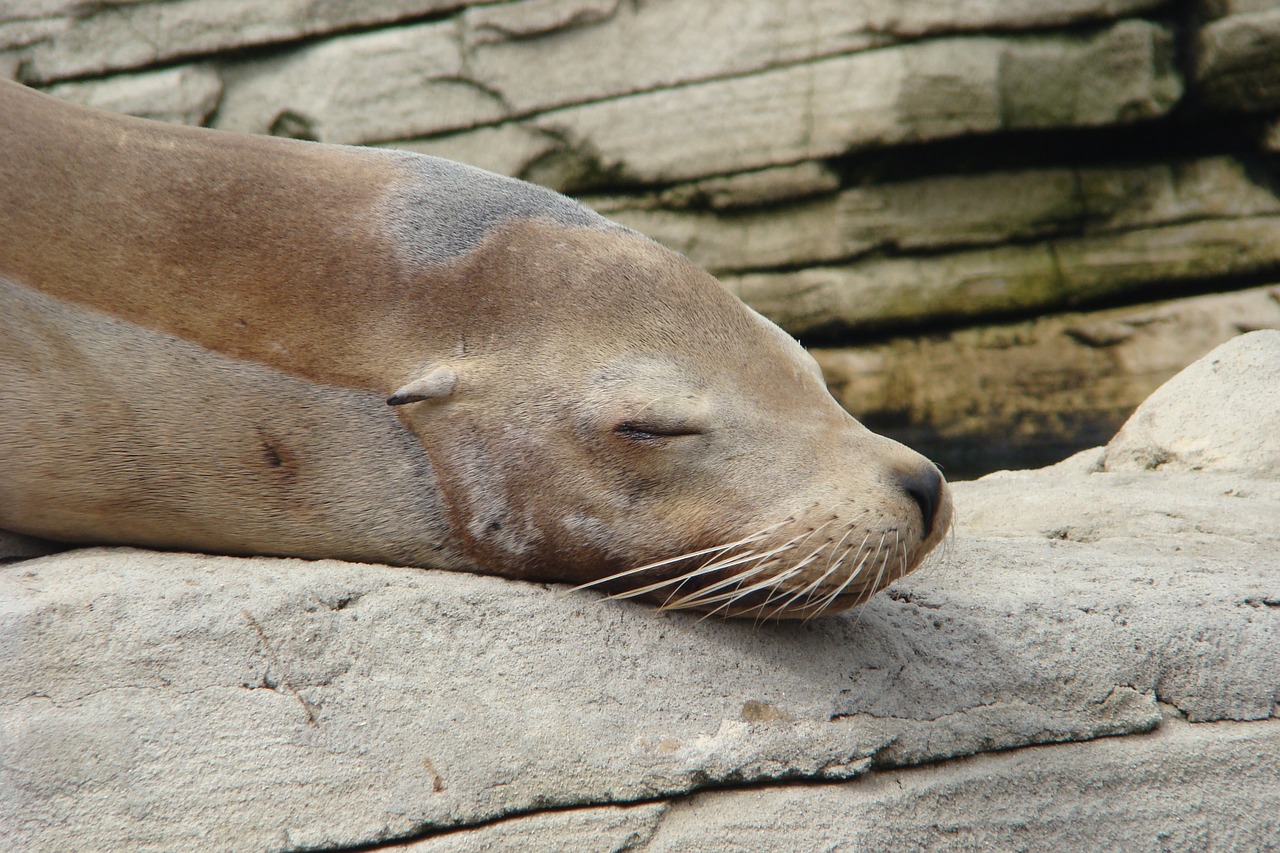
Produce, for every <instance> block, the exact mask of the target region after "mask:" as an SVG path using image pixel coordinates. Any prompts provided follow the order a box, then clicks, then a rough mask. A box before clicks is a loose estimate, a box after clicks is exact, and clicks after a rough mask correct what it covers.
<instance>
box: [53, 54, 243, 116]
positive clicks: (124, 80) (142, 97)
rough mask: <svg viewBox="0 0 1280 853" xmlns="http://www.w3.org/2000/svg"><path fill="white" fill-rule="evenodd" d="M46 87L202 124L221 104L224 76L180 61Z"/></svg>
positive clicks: (81, 100) (106, 105) (103, 105)
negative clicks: (92, 80)
mask: <svg viewBox="0 0 1280 853" xmlns="http://www.w3.org/2000/svg"><path fill="white" fill-rule="evenodd" d="M47 91H48V92H49V94H51V95H57V96H58V97H59V98H66V99H67V100H68V101H75V102H76V103H78V104H85V105H86V106H90V107H97V108H98V109H102V110H110V111H111V112H116V113H126V114H128V115H133V116H138V117H139V118H149V119H156V120H158V121H167V122H172V123H174V124H190V125H197V126H199V125H203V124H204V123H205V122H206V120H207V119H208V118H209V116H210V115H211V114H212V113H213V111H214V110H215V109H217V107H218V100H219V98H221V96H222V78H221V77H219V76H218V73H217V72H216V71H215V70H214V69H213V68H212V66H209V65H180V66H177V67H174V68H166V69H164V70H162V71H143V72H140V73H138V74H122V75H119V76H116V77H109V78H107V79H106V80H101V81H94V82H88V83H86V82H78V83H59V84H57V85H56V86H50V87H49V89H48V90H47Z"/></svg>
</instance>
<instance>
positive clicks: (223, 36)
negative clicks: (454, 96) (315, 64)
mask: <svg viewBox="0 0 1280 853" xmlns="http://www.w3.org/2000/svg"><path fill="white" fill-rule="evenodd" d="M476 2H482V0H387V2H379V3H365V2H361V0H275V2H271V3H261V2H258V0H219V1H218V2H208V0H107V2H98V3H92V4H88V5H86V4H84V3H80V2H74V3H64V2H55V3H50V4H44V5H43V7H41V8H40V9H35V8H31V9H27V8H22V9H14V10H12V11H10V10H4V9H0V23H2V22H4V21H5V20H15V19H16V20H24V19H32V20H33V22H34V21H39V19H40V18H41V17H43V16H46V15H47V16H62V17H56V18H55V19H54V25H55V26H54V27H49V28H48V29H46V31H45V34H44V36H43V37H42V38H40V39H38V40H35V41H30V42H29V43H28V44H27V45H26V46H25V47H23V48H21V49H20V51H19V53H18V55H19V57H20V59H21V61H22V62H23V70H24V75H23V76H24V79H25V80H26V81H27V82H30V83H48V82H53V81H55V80H60V79H63V78H66V77H79V76H83V75H90V74H102V73H107V72H111V71H119V70H129V69H135V68H142V67H144V66H147V65H151V64H155V63H160V62H166V61H169V60H173V59H178V58H181V57H187V56H200V55H205V54H212V53H217V52H219V51H228V50H235V49H238V48H244V47H251V46H255V45H263V44H269V43H271V42H280V41H293V40H296V39H300V38H304V37H307V36H314V35H318V34H322V33H330V32H334V31H337V30H341V29H344V28H348V27H353V26H368V25H371V24H380V23H391V22H394V21H398V20H402V19H405V18H411V17H414V16H420V15H427V14H432V13H437V12H444V11H448V10H451V9H458V8H461V7H463V6H466V5H469V4H470V3H476ZM39 22H40V24H41V25H42V26H46V25H47V23H48V22H47V21H39Z"/></svg>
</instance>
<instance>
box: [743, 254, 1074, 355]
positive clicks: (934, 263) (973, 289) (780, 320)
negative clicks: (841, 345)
mask: <svg viewBox="0 0 1280 853" xmlns="http://www.w3.org/2000/svg"><path fill="white" fill-rule="evenodd" d="M722 280H723V281H724V284H725V286H726V287H728V288H729V290H731V291H732V292H733V293H735V294H737V295H738V296H739V297H740V298H741V299H743V300H744V301H745V302H747V303H748V304H750V305H751V306H752V307H754V308H755V309H756V310H757V311H759V312H761V313H762V314H764V315H765V316H766V317H769V318H770V319H771V320H773V321H774V322H775V323H777V324H778V325H780V326H782V327H783V328H784V329H786V330H787V331H789V332H791V333H792V334H793V335H797V336H800V337H803V336H805V335H811V334H834V333H837V332H839V333H848V332H856V331H864V330H882V329H892V328H901V327H903V326H907V325H915V324H920V323H929V322H931V321H933V322H937V321H940V320H946V321H948V322H958V321H963V320H965V319H973V318H978V317H990V316H998V315H1000V314H1003V313H1011V312H1014V311H1032V310H1043V309H1046V308H1056V307H1061V306H1063V305H1065V304H1067V302H1068V301H1069V299H1070V295H1069V291H1067V290H1066V289H1065V287H1064V285H1063V281H1062V276H1061V273H1060V271H1059V269H1058V266H1057V263H1056V260H1055V257H1054V253H1053V251H1052V248H1051V247H1050V246H1048V245H1043V244H1042V245H1037V246H1007V247H1004V246H1001V247H996V248H992V249H985V250H982V251H971V252H955V253H951V254H944V255H939V256H937V257H903V258H871V259H869V260H865V261H861V262H858V263H854V264H849V265H847V266H832V267H809V268H807V269H801V270H797V271H796V272H783V273H751V274H747V275H736V276H727V277H724V278H723V279H722Z"/></svg>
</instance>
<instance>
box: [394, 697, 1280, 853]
mask: <svg viewBox="0 0 1280 853" xmlns="http://www.w3.org/2000/svg"><path fill="white" fill-rule="evenodd" d="M1278 751H1280V722H1277V721H1274V720H1272V721H1269V722H1266V723H1250V724H1240V723H1213V724H1200V725H1188V724H1187V723H1185V722H1183V721H1181V720H1179V719H1178V718H1177V717H1170V718H1169V719H1167V720H1166V721H1165V722H1164V724H1162V725H1161V727H1160V728H1159V729H1157V730H1156V731H1155V732H1152V733H1151V734H1148V735H1142V736H1139V737H1128V738H1112V739H1106V740H1099V741H1093V742H1090V743H1086V744H1061V745H1057V746H1040V747H1031V748H1028V749H1025V750H1018V751H1016V752H1003V753H992V754H984V755H979V756H974V757H972V758H968V759H963V760H960V761H951V762H947V763H945V764H939V765H933V766H929V767H920V768H911V769H905V770H882V771H877V772H874V773H871V774H868V775H867V776H865V777H862V778H860V779H857V780H855V781H852V782H847V783H843V784H838V785H837V784H825V785H821V784H810V785H803V786H792V787H785V788H782V787H762V788H759V789H754V790H738V791H734V790H725V791H707V792H702V793H697V794H693V795H691V796H688V797H684V798H680V799H677V800H671V801H664V802H661V803H648V804H644V805H640V806H632V807H617V806H610V807H604V808H586V809H575V810H572V811H567V812H555V813H548V814H540V815H533V816H530V817H521V818H514V819H511V820H507V821H502V822H500V823H497V824H494V825H491V826H486V827H482V828H478V829H474V830H463V831H460V832H457V833H450V834H447V835H444V836H440V837H437V838H431V839H428V840H425V841H420V842H416V843H412V844H407V845H404V846H402V847H401V846H396V847H392V848H389V849H392V850H401V851H406V853H436V852H437V851H439V853H445V851H452V850H458V849H469V850H486V851H490V853H505V851H513V853H514V851H519V853H543V851H545V853H558V851H560V850H564V849H572V850H575V851H590V853H595V851H599V853H614V851H618V850H629V851H637V853H660V852H661V853H674V852H675V851H694V850H722V849H732V850H751V851H758V853H775V851H776V853H796V851H800V853H808V851H812V853H822V851H830V850H832V849H845V848H848V849H863V848H865V849H874V850H939V849H946V850H975V849H981V850H1023V851H1060V850H1099V849H1104V850H1145V849H1158V848H1163V849H1175V850H1210V849H1238V850H1250V849H1252V850H1266V849H1269V848H1270V847H1271V846H1272V843H1273V842H1274V840H1275V839H1276V838H1278V837H1280V817H1277V815H1280V786H1277V785H1275V784H1274V780H1275V779H1276V778H1280V759H1278V758H1277V752H1278ZM1242 789H1246V790H1249V791H1250V793H1251V795H1250V796H1249V797H1248V798H1243V797H1241V796H1240V792H1241V790H1242ZM726 845H731V846H729V847H726Z"/></svg>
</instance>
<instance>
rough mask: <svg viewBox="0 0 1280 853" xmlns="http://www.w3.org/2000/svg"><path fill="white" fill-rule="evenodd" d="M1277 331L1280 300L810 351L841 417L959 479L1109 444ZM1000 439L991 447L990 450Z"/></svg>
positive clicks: (1162, 306) (1258, 292) (1244, 300)
mask: <svg viewBox="0 0 1280 853" xmlns="http://www.w3.org/2000/svg"><path fill="white" fill-rule="evenodd" d="M1268 326H1269V327H1271V328H1277V329H1280V288H1277V287H1275V286H1270V287H1260V288H1253V289H1251V290H1246V291H1240V292H1237V293H1223V294H1214V295H1210V296H1197V297H1193V298H1189V299H1176V300H1170V301H1166V302H1159V303H1155V304H1150V305H1137V306H1129V307H1125V308H1112V309H1106V310H1103V311H1092V312H1086V313H1074V314H1061V315H1056V316H1051V317H1042V318H1039V319H1036V320H1028V321H1020V322H1016V323H1007V324H1002V325H996V326H980V327H975V328H969V329H961V330H957V331H952V332H945V333H938V334H932V335H918V334H913V335H908V336H903V337H897V338H892V339H890V340H887V341H882V342H878V343H873V344H867V345H864V346H860V347H844V348H829V349H816V350H814V355H815V356H816V358H817V359H818V363H819V364H820V365H821V366H822V370H823V373H824V374H825V375H826V377H827V383H828V385H829V386H830V388H831V391H832V393H833V394H834V395H835V397H836V399H837V400H839V401H840V403H841V405H843V406H844V407H845V408H847V409H848V410H849V411H851V412H852V413H853V414H854V415H856V416H857V417H858V418H859V419H860V420H861V421H863V422H864V423H865V424H867V425H868V426H869V427H871V428H872V429H875V430H876V431H878V432H884V433H887V434H889V435H892V436H893V437H894V438H897V439H898V440H900V441H904V442H906V443H907V444H909V445H911V446H912V447H915V448H916V449H917V450H920V451H921V452H923V453H925V454H926V455H928V456H929V457H930V458H932V459H934V460H935V461H937V462H940V463H942V464H943V466H944V470H946V471H948V472H950V473H953V474H956V473H959V474H961V475H964V474H965V473H968V472H975V471H977V472H984V471H990V470H991V469H992V468H993V467H1003V466H1009V465H1042V464H1045V463H1047V462H1051V461H1054V460H1057V459H1061V458H1062V457H1063V456H1065V455H1067V454H1068V453H1070V452H1072V451H1073V450H1075V449H1077V448H1080V447H1082V446H1090V445H1096V444H1102V443H1105V442H1106V441H1107V440H1108V439H1109V438H1110V437H1111V436H1112V434H1114V432H1115V431H1116V430H1117V429H1118V428H1119V427H1120V425H1121V424H1122V423H1124V421H1125V419H1126V418H1128V417H1129V415H1130V414H1132V413H1133V410H1134V409H1135V408H1136V407H1137V406H1138V404H1139V403H1141V402H1142V401H1143V400H1145V399H1146V398H1147V396H1148V395H1149V394H1151V392H1152V391H1154V390H1155V389H1156V388H1157V387H1158V386H1159V385H1160V384H1161V383H1163V382H1165V381H1166V380H1168V379H1169V378H1170V377H1172V376H1173V375H1174V374H1175V373H1177V372H1178V371H1179V370H1181V369H1182V368H1183V367H1184V366H1185V365H1187V364H1190V363H1191V362H1193V361H1195V360H1196V359H1197V358H1200V357H1201V356H1203V355H1204V354H1205V353H1207V352H1209V351H1210V350H1211V349H1213V348H1214V347H1216V346H1218V345H1219V344H1221V343H1223V342H1224V341H1227V340H1230V339H1231V338H1233V337H1235V336H1236V335H1238V334H1240V333H1241V332H1242V331H1248V330H1252V329H1257V328H1264V327H1268ZM996 436H998V439H997V438H995V437H996Z"/></svg>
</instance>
